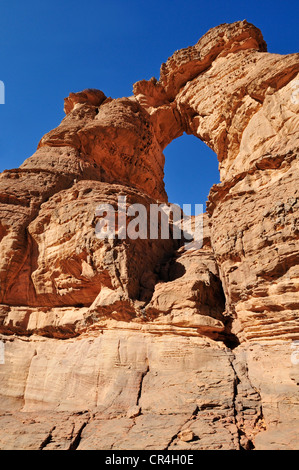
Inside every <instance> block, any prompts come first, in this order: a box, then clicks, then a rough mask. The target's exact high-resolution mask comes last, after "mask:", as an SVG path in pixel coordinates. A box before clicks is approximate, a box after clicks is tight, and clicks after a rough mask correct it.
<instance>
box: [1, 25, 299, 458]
mask: <svg viewBox="0 0 299 470" xmlns="http://www.w3.org/2000/svg"><path fill="white" fill-rule="evenodd" d="M298 73H299V54H290V55H286V56H282V55H278V54H270V53H268V52H267V46H266V43H265V41H264V40H263V37H262V34H261V32H260V31H259V30H258V29H257V28H256V27H255V26H253V25H252V24H249V23H247V22H246V21H242V22H236V23H233V24H223V25H220V26H218V27H216V28H213V29H212V30H210V31H208V32H207V33H206V34H205V35H204V36H203V37H202V38H201V39H200V40H199V42H198V43H197V44H196V45H195V46H192V47H189V48H187V49H183V50H181V51H177V52H175V53H174V54H173V56H172V57H170V58H169V59H168V60H167V62H166V63H165V64H163V65H162V67H161V75H160V79H159V81H157V80H156V79H154V78H152V79H151V80H149V81H146V80H142V81H140V82H137V83H136V84H135V85H134V87H133V91H134V95H133V96H131V97H128V98H120V99H111V98H107V97H106V96H105V95H104V93H103V92H101V91H98V90H84V91H83V92H80V93H71V94H70V96H69V97H68V98H66V99H65V108H64V109H65V112H66V117H65V118H64V120H63V121H62V123H61V124H60V125H59V126H58V127H57V128H56V129H54V130H52V131H51V132H49V133H48V134H46V135H45V136H44V137H43V138H42V139H41V141H40V143H39V145H38V149H37V151H36V153H35V154H34V155H33V156H32V157H31V158H29V159H27V160H26V161H25V162H24V163H23V164H22V165H21V167H20V168H19V169H14V170H7V171H4V172H3V173H2V175H1V176H0V196H1V199H0V210H1V225H0V235H1V244H0V250H1V258H0V296H1V299H0V302H1V305H0V312H1V313H0V334H1V336H0V339H1V340H2V341H3V342H4V343H5V364H0V423H1V430H0V449H47V450H48V449H49V450H50V449H62V450H66V449H82V450H83V449H156V450H159V449H171V450H178V449H193V450H199V449H205V450H206V449H246V450H251V449H298V448H299V442H298V437H297V436H298V430H299V411H298V407H299V390H298V385H299V360H298V358H299V352H298V350H299V346H298V345H297V343H296V340H299V321H298V317H299V295H298V291H299V268H298V259H299V243H298V238H299V226H298V208H299V189H298V160H299V158H298V157H299V155H298V149H299V132H298V124H299V117H298V108H299V100H296V99H294V95H293V94H294V89H295V87H296V86H298ZM184 132H186V133H187V134H193V135H195V136H197V137H198V138H199V139H201V140H203V141H204V142H205V143H206V144H207V145H209V146H210V147H211V148H212V149H213V150H214V151H215V152H216V153H217V156H218V160H219V170H220V176H221V183H220V184H218V185H214V186H213V187H212V189H211V191H210V195H209V200H208V204H207V214H205V215H204V217H203V233H204V240H203V244H202V246H201V247H200V248H197V249H194V250H190V249H189V250H187V249H186V247H185V246H184V244H182V243H180V241H179V240H177V239H176V238H175V237H174V236H171V237H170V238H169V239H161V238H160V239H154V240H153V239H149V238H137V239H129V238H126V239H122V238H118V237H116V238H115V239H106V240H105V239H99V238H97V237H96V234H95V230H96V225H97V222H98V220H99V217H98V216H97V215H96V208H97V206H98V205H99V204H110V207H113V208H116V206H117V204H118V198H119V197H120V196H126V198H127V199H126V201H127V204H142V205H143V206H144V207H145V208H146V211H147V213H149V210H150V206H151V204H155V203H167V195H166V193H165V189H164V182H163V177H164V172H163V167H164V155H163V149H164V148H165V147H166V146H167V145H168V144H169V143H170V142H171V141H172V140H173V139H175V138H176V137H179V136H180V135H182V134H183V133H184ZM118 230H120V226H117V227H116V232H117V231H118ZM169 230H170V233H171V234H173V230H174V227H173V225H172V224H171V223H170V227H169ZM296 348H298V349H296Z"/></svg>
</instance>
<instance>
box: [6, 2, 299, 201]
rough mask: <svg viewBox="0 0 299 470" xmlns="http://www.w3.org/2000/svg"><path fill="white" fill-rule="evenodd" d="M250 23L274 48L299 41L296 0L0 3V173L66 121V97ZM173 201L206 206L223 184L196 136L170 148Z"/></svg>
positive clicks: (106, 87)
mask: <svg viewBox="0 0 299 470" xmlns="http://www.w3.org/2000/svg"><path fill="white" fill-rule="evenodd" d="M243 19H247V21H249V22H251V23H254V24H255V25H256V26H257V27H259V28H260V29H261V30H262V33H263V35H264V38H265V40H266V42H267V44H268V50H269V52H275V53H281V54H288V53H292V52H297V51H298V49H299V47H298V33H297V31H298V1H297V0H296V1H293V0H290V1H285V2H283V1H277V0H272V1H269V0H265V1H261V0H259V1H257V0H251V1H250V2H241V1H240V0H238V1H234V0H233V1H229V2H225V1H220V0H210V1H201V0H197V1H195V0H191V1H188V0H186V1H177V0H160V1H159V2H158V1H154V0H146V1H143V0H138V1H137V0H123V1H121V0H109V1H107V0H105V1H102V0H85V1H82V0H80V1H78V0H60V1H58V0H52V1H51V2H49V1H47V0H45V1H40V0H39V1H37V0H27V1H26V2H24V1H23V0H10V1H9V2H8V1H7V2H1V5H0V80H2V81H3V82H4V83H5V98H6V103H5V105H0V125H1V132H0V171H3V170H4V169H9V168H15V167H18V166H19V165H20V164H21V163H22V162H23V161H24V160H25V159H26V158H28V157H29V156H31V155H32V154H33V153H34V152H35V150H36V146H37V144H38V141H39V140H40V138H41V137H42V136H43V135H44V134H45V133H46V132H48V131H49V130H50V129H53V128H54V127H56V126H57V125H59V123H60V122H61V120H62V119H63V117H64V113H63V98H65V97H66V96H68V94H69V93H70V92H75V91H80V90H83V89H84V88H98V89H101V90H103V91H104V92H105V94H106V95H107V96H111V97H113V98H117V97H122V96H130V95H132V85H133V83H134V82H136V81H138V80H141V79H149V78H151V77H152V76H155V77H156V78H159V69H160V65H161V63H162V62H165V61H166V60H167V58H168V57H169V56H170V55H172V53H173V52H174V51H175V50H177V49H181V48H183V47H187V46H190V45H193V44H195V43H196V42H197V41H198V39H199V38H200V37H201V36H202V35H203V34H204V33H206V32H207V31H208V30H209V29H210V28H212V27H214V26H217V25H218V24H221V23H230V22H234V21H238V20H243ZM164 153H165V156H166V166H165V183H166V190H167V192H168V195H169V200H170V201H171V202H175V203H178V204H181V205H182V204H183V203H192V204H193V203H205V201H206V199H207V195H208V192H209V188H210V187H211V185H212V184H213V183H217V182H218V181H219V177H218V170H217V168H218V163H217V159H216V156H215V155H214V154H213V152H212V151H211V150H210V149H208V148H207V147H206V146H205V145H204V144H203V143H202V142H200V141H199V140H198V139H196V138H194V137H193V136H186V135H185V136H183V137H180V138H179V139H177V140H175V141H174V142H172V143H171V144H170V145H169V146H168V147H167V148H166V150H165V152H164Z"/></svg>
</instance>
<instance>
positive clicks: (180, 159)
mask: <svg viewBox="0 0 299 470" xmlns="http://www.w3.org/2000/svg"><path fill="white" fill-rule="evenodd" d="M164 155H165V168H164V173H165V177H164V182H165V189H166V192H167V195H168V201H169V202H171V203H174V204H178V205H179V206H180V207H181V208H183V204H191V211H192V215H194V214H195V204H203V211H205V210H206V201H207V199H208V194H209V192H210V189H211V187H212V185H213V184H218V183H219V182H220V179H219V170H218V160H217V156H216V154H215V152H213V150H211V149H210V148H209V147H208V146H207V145H206V144H205V143H204V142H202V141H201V140H200V139H198V138H197V137H195V136H193V135H187V134H185V133H184V135H183V136H181V137H179V138H178V139H175V140H173V141H172V142H171V143H170V144H169V145H168V146H167V147H166V149H165V150H164Z"/></svg>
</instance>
